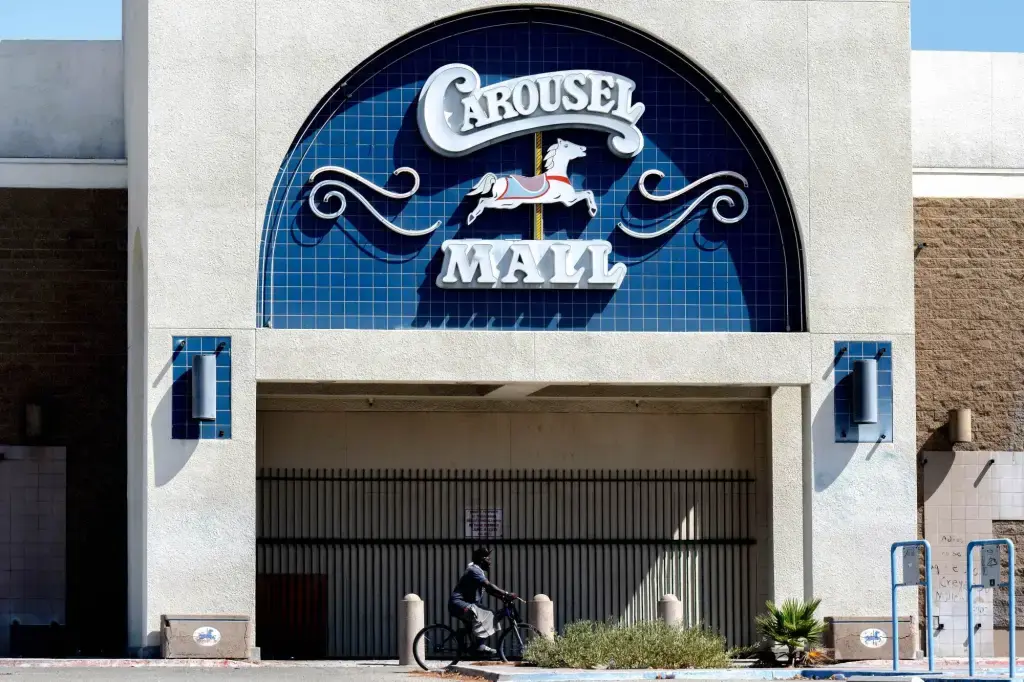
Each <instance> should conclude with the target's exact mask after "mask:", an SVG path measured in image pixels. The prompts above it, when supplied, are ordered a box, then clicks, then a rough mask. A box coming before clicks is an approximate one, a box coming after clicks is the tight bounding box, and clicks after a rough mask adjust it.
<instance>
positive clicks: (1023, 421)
mask: <svg viewBox="0 0 1024 682" xmlns="http://www.w3.org/2000/svg"><path fill="white" fill-rule="evenodd" d="M914 230H915V238H916V242H917V244H918V247H917V254H916V258H915V287H916V296H915V304H916V321H917V435H918V437H917V442H918V448H919V449H921V450H949V449H951V448H950V443H949V441H948V438H947V433H946V430H945V426H946V422H947V419H948V412H949V410H951V409H955V408H959V407H969V408H971V410H972V411H973V416H974V424H973V427H974V442H973V443H970V444H964V445H962V446H958V448H960V449H971V450H1024V381H1022V379H1024V353H1022V352H1021V348H1022V347H1024V305H1022V301H1024V200H1020V199H916V200H915V201H914Z"/></svg>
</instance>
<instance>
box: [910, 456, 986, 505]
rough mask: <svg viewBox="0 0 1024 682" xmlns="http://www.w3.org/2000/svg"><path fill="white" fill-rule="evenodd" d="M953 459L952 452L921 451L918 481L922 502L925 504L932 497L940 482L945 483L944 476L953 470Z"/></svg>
mask: <svg viewBox="0 0 1024 682" xmlns="http://www.w3.org/2000/svg"><path fill="white" fill-rule="evenodd" d="M955 458H956V453H954V452H953V451H952V450H947V451H944V452H942V451H939V452H928V451H924V450H922V451H921V455H920V462H921V465H920V466H921V477H920V481H921V496H922V501H924V502H927V501H928V500H930V499H931V498H932V495H934V494H935V492H936V491H937V490H938V489H939V487H940V486H942V482H943V481H945V480H946V476H948V475H949V470H950V469H952V468H953V461H954V460H955ZM975 487H977V486H975Z"/></svg>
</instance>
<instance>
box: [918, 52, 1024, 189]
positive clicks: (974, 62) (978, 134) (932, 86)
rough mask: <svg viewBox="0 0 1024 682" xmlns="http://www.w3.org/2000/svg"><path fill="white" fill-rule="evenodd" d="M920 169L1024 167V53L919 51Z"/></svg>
mask: <svg viewBox="0 0 1024 682" xmlns="http://www.w3.org/2000/svg"><path fill="white" fill-rule="evenodd" d="M911 65H912V69H911V73H912V76H913V78H912V88H911V93H912V103H913V112H914V118H913V144H914V166H915V167H916V168H958V169H970V168H997V169H1024V54H1018V53H1012V52H931V51H915V52H914V53H913V54H912V56H911Z"/></svg>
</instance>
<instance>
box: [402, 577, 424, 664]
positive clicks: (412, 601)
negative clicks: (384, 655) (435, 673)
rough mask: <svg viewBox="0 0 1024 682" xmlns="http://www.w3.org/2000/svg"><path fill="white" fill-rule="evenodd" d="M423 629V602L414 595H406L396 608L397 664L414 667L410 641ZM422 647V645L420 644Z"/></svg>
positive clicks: (414, 662) (414, 660)
mask: <svg viewBox="0 0 1024 682" xmlns="http://www.w3.org/2000/svg"><path fill="white" fill-rule="evenodd" d="M422 629H423V600H422V599H420V598H419V597H418V596H417V595H415V594H407V595H405V596H404V597H403V598H402V603H401V604H400V605H399V607H398V664H399V665H416V658H415V657H414V656H413V651H412V641H413V640H414V639H415V638H416V633H418V632H419V631H420V630H422ZM421 646H422V644H421Z"/></svg>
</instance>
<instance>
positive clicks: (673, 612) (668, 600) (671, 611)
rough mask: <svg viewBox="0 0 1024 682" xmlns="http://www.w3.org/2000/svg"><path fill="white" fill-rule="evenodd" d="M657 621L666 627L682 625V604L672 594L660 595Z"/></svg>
mask: <svg viewBox="0 0 1024 682" xmlns="http://www.w3.org/2000/svg"><path fill="white" fill-rule="evenodd" d="M658 620H663V621H665V624H666V625H671V626H672V627H679V626H681V625H682V624H683V603H682V602H681V601H679V599H678V598H676V595H674V594H666V595H662V597H661V599H659V600H658Z"/></svg>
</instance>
